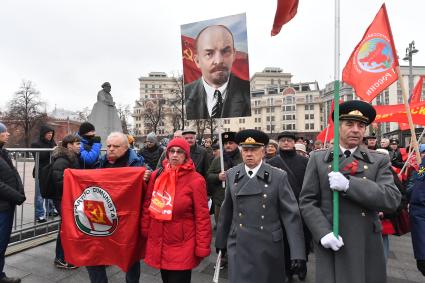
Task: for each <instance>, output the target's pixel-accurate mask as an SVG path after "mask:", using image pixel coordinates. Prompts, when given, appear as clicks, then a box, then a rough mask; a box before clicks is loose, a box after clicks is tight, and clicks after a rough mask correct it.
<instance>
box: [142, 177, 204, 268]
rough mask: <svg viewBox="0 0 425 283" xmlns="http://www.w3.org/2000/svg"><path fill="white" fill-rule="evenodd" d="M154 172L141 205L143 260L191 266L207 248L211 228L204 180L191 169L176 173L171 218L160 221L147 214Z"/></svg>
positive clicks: (168, 265) (157, 264)
mask: <svg viewBox="0 0 425 283" xmlns="http://www.w3.org/2000/svg"><path fill="white" fill-rule="evenodd" d="M157 172H158V170H156V171H155V172H154V173H153V174H152V177H151V180H150V182H149V186H148V191H147V193H146V198H145V201H144V205H143V219H142V234H143V235H144V236H145V237H146V236H147V238H148V240H147V244H146V256H145V259H144V261H145V263H146V264H148V265H150V266H152V267H154V268H157V269H167V270H188V269H193V268H194V267H196V266H197V265H198V264H199V263H200V262H201V260H202V258H204V257H207V256H209V254H210V252H211V249H210V245H211V237H212V230H211V220H210V215H209V210H208V200H207V190H206V184H205V180H204V178H203V177H202V176H201V175H200V174H199V173H197V172H196V171H195V170H190V171H189V170H188V171H186V172H185V174H184V175H182V176H179V177H178V178H177V182H176V192H175V196H174V207H173V218H172V220H171V221H160V220H156V219H154V218H152V217H150V212H149V210H148V208H149V205H150V200H151V197H152V191H153V188H154V182H155V180H156V174H157Z"/></svg>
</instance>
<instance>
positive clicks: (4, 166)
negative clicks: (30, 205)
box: [0, 145, 25, 211]
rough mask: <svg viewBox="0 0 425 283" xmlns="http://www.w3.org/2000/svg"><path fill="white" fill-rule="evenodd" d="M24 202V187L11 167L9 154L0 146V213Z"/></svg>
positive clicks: (14, 169) (16, 172)
mask: <svg viewBox="0 0 425 283" xmlns="http://www.w3.org/2000/svg"><path fill="white" fill-rule="evenodd" d="M24 201H25V192H24V186H23V185H22V180H21V177H20V176H19V173H18V171H17V170H16V168H15V167H14V166H13V163H12V160H11V159H10V156H9V152H8V151H7V150H6V149H3V147H2V146H1V145H0V211H6V210H9V209H11V208H13V207H14V206H15V205H17V204H22V203H23V202H24Z"/></svg>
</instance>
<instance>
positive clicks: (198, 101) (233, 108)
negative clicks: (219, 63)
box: [185, 73, 251, 120]
mask: <svg viewBox="0 0 425 283" xmlns="http://www.w3.org/2000/svg"><path fill="white" fill-rule="evenodd" d="M185 95H186V99H185V105H186V117H187V119H188V120H194V119H209V118H210V115H209V113H208V107H207V93H206V91H205V88H204V85H203V82H202V78H199V79H198V80H196V81H194V82H192V83H190V84H188V85H185ZM246 116H251V100H250V87H249V81H245V80H242V79H240V78H238V77H236V76H235V75H233V74H232V73H231V74H230V78H229V84H228V85H227V91H226V96H225V98H224V101H223V108H222V111H221V118H231V117H246Z"/></svg>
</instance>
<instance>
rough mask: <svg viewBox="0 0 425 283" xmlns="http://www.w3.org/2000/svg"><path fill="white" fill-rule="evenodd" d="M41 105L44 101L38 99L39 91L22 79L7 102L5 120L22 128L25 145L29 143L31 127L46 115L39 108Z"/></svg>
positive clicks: (29, 82)
mask: <svg viewBox="0 0 425 283" xmlns="http://www.w3.org/2000/svg"><path fill="white" fill-rule="evenodd" d="M43 105H44V103H43V102H42V101H41V100H40V92H39V91H38V90H37V89H35V86H34V83H33V82H32V81H29V80H23V81H22V83H21V85H20V87H19V90H18V91H16V92H15V94H14V96H13V98H12V100H10V101H9V103H8V110H7V114H6V120H8V121H9V123H11V124H14V125H16V126H17V127H19V128H21V129H22V130H23V136H24V144H25V146H26V147H29V145H30V139H31V129H32V128H33V127H34V126H35V125H36V124H37V123H38V122H39V121H40V120H43V118H45V117H46V113H43V112H42V110H41V107H42V106H43Z"/></svg>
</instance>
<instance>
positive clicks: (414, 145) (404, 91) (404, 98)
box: [396, 66, 422, 164]
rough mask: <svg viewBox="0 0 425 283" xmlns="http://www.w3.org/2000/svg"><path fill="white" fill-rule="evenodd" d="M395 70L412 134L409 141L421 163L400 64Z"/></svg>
mask: <svg viewBox="0 0 425 283" xmlns="http://www.w3.org/2000/svg"><path fill="white" fill-rule="evenodd" d="M396 71H397V75H398V81H399V83H400V87H401V93H402V94H403V102H404V107H405V108H406V114H407V121H408V122H409V128H410V135H411V136H412V138H411V141H410V142H411V144H412V145H413V148H414V150H415V152H416V162H417V163H418V164H421V161H422V160H421V155H420V154H419V147H418V140H417V139H416V133H415V126H414V125H413V119H412V113H411V112H410V105H409V101H408V97H407V92H406V86H405V84H404V80H403V77H402V76H401V72H400V66H397V68H396Z"/></svg>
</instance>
